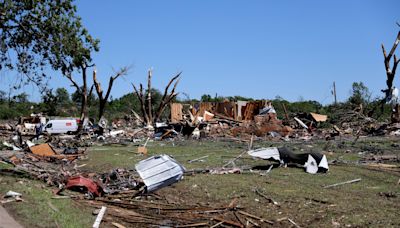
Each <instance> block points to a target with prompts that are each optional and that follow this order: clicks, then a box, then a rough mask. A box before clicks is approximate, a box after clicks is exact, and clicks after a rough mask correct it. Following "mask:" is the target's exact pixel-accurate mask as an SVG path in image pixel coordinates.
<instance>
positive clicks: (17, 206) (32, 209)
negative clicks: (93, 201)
mask: <svg viewBox="0 0 400 228" xmlns="http://www.w3.org/2000/svg"><path fill="white" fill-rule="evenodd" d="M9 190H12V191H15V192H18V193H21V194H22V198H23V199H24V201H23V202H11V203H7V204H4V205H3V207H4V208H6V210H7V211H9V213H10V214H11V215H12V216H13V217H14V218H15V219H16V220H17V221H18V222H19V223H20V224H21V225H23V226H24V227H71V228H73V227H91V225H92V224H93V222H94V220H95V216H93V215H92V211H91V210H89V208H86V207H85V206H82V205H79V204H78V203H76V202H75V201H73V200H71V199H52V197H53V196H54V195H53V193H52V192H51V188H49V187H46V185H45V184H44V183H43V182H40V181H33V180H29V179H25V178H14V177H8V176H0V193H1V194H2V195H3V194H5V193H6V192H8V191H9Z"/></svg>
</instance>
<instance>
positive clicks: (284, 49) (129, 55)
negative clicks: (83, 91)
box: [0, 0, 400, 104]
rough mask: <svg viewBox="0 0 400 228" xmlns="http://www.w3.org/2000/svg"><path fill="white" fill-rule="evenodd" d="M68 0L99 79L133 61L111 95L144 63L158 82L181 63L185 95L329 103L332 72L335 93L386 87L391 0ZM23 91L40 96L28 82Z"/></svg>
mask: <svg viewBox="0 0 400 228" xmlns="http://www.w3.org/2000/svg"><path fill="white" fill-rule="evenodd" d="M76 4H77V7H78V14H79V15H80V16H81V17H82V20H83V23H84V26H85V27H86V28H87V29H88V30H89V32H90V33H91V34H92V35H93V36H94V37H96V38H99V39H100V52H98V53H96V54H95V55H94V62H95V63H96V65H97V70H98V77H99V78H100V80H102V81H103V84H106V83H107V81H108V77H109V76H110V75H111V74H112V73H113V68H114V69H118V68H119V67H122V66H125V65H132V66H133V68H132V69H131V71H130V73H129V75H128V76H126V77H125V78H124V79H121V80H119V81H117V82H116V83H115V88H114V89H113V91H112V96H113V97H114V98H117V97H120V96H122V95H124V94H126V93H128V92H132V86H131V85H130V83H131V82H133V83H135V84H138V83H140V82H144V81H145V79H146V74H147V69H149V68H150V67H152V68H153V78H154V80H153V86H154V87H156V88H158V89H163V88H164V85H165V84H166V83H167V82H168V80H169V78H170V77H172V76H174V75H175V74H176V73H177V72H179V71H182V72H183V73H182V80H181V82H180V84H179V86H178V90H179V91H180V92H184V93H187V94H188V95H189V96H190V97H191V98H200V96H201V95H202V94H210V95H212V96H214V95H215V94H216V93H217V94H218V95H221V96H234V95H241V96H246V97H253V98H259V99H264V98H265V99H272V98H275V97H276V96H278V95H279V96H281V97H283V98H285V99H287V100H290V101H297V100H299V99H305V100H316V101H318V102H321V103H323V104H327V103H331V102H333V97H332V95H331V89H332V83H333V82H334V81H336V85H337V93H338V99H339V100H341V101H343V100H345V99H346V98H347V97H348V96H349V91H350V89H351V84H352V82H355V81H362V82H364V83H365V84H366V85H367V86H368V87H369V88H370V90H371V91H372V92H373V94H374V96H378V95H381V93H380V90H381V89H383V88H385V86H386V85H385V80H386V75H385V69H384V65H383V57H382V52H381V48H380V44H381V43H382V42H383V43H384V44H385V46H386V47H387V49H389V48H390V47H391V46H392V44H393V42H394V40H395V37H396V35H397V32H398V31H399V27H398V26H397V25H396V21H399V22H400V1H398V0H393V1H389V0H384V1H377V0H376V1H372V0H371V1H370V0H351V1H349V0H334V1H320V0H315V1H285V0H280V1H268V0H260V1H244V0H242V1H233V0H218V1H215V0H202V1H189V0H180V1H171V0H170V1H165V0H159V1H132V0H125V1H122V0H121V1H105V0H97V1H83V0H81V1H76ZM397 53H398V55H400V48H399V50H398V51H397ZM399 75H400V74H399ZM399 75H398V77H397V78H396V79H395V85H397V86H398V87H399V86H400V85H399V84H400V81H399V79H398V78H399V77H400V76H399ZM76 76H79V75H78V74H76ZM0 77H1V78H0V83H1V86H0V89H1V90H8V89H7V88H8V85H9V84H10V83H12V82H13V80H12V77H10V75H9V76H8V77H6V75H5V74H4V73H1V74H0ZM53 77H54V78H55V80H53V81H52V83H51V85H52V86H53V87H66V88H67V89H68V90H69V91H71V92H72V91H73V87H70V86H69V85H70V84H69V82H68V80H67V79H63V78H60V76H59V75H58V74H56V73H55V74H54V76H53ZM24 90H25V91H26V92H27V93H28V94H29V95H30V96H31V98H32V99H35V100H37V99H39V97H40V95H39V94H38V93H37V91H36V89H35V88H34V87H33V86H27V87H25V88H24ZM16 93H17V92H16Z"/></svg>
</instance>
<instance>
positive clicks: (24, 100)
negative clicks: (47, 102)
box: [12, 92, 29, 103]
mask: <svg viewBox="0 0 400 228" xmlns="http://www.w3.org/2000/svg"><path fill="white" fill-rule="evenodd" d="M28 97H29V95H28V94H26V93H25V92H23V93H20V94H18V95H15V96H13V98H12V100H13V101H14V102H17V103H27V102H28Z"/></svg>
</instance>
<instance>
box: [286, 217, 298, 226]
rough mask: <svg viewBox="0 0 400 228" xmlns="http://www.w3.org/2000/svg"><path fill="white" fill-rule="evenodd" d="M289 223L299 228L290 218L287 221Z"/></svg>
mask: <svg viewBox="0 0 400 228" xmlns="http://www.w3.org/2000/svg"><path fill="white" fill-rule="evenodd" d="M287 220H288V221H289V222H290V223H292V224H293V225H294V226H295V227H296V228H300V226H299V225H297V224H296V223H295V222H294V221H293V220H291V219H290V218H288V219H287Z"/></svg>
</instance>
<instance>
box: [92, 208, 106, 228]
mask: <svg viewBox="0 0 400 228" xmlns="http://www.w3.org/2000/svg"><path fill="white" fill-rule="evenodd" d="M106 209H107V207H105V206H102V207H101V209H100V212H99V214H98V215H97V218H96V221H94V223H93V228H99V226H100V223H101V220H102V219H103V216H104V213H106Z"/></svg>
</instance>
